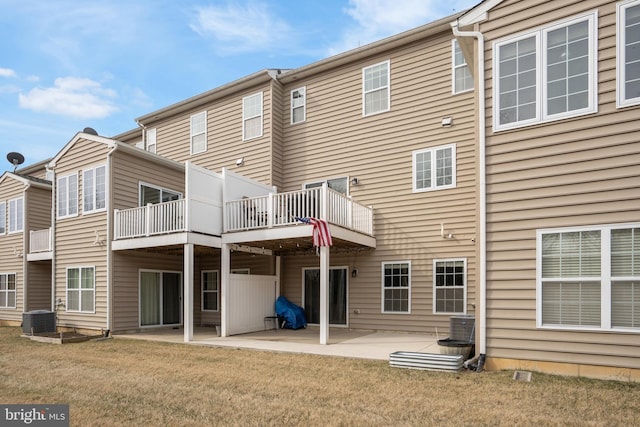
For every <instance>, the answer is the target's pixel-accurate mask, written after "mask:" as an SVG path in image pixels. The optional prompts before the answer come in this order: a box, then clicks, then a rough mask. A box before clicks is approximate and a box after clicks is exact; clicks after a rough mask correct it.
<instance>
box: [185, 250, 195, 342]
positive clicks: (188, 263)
mask: <svg viewBox="0 0 640 427" xmlns="http://www.w3.org/2000/svg"><path fill="white" fill-rule="evenodd" d="M183 323H184V342H190V341H192V340H193V244H191V243H187V244H185V245H184V319H183Z"/></svg>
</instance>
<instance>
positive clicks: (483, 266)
mask: <svg viewBox="0 0 640 427" xmlns="http://www.w3.org/2000/svg"><path fill="white" fill-rule="evenodd" d="M451 28H452V30H453V35H454V36H456V37H473V38H475V39H477V41H478V62H477V63H478V70H477V75H478V94H479V95H480V96H479V97H478V127H479V128H478V157H479V169H480V170H479V175H480V189H479V191H480V230H479V236H478V237H479V238H478V240H479V241H480V255H479V260H478V266H479V277H478V284H479V287H480V289H479V290H480V304H479V305H480V307H479V315H480V322H479V323H480V328H479V333H480V339H479V341H480V357H479V360H478V368H477V371H478V372H481V371H482V367H483V365H484V360H485V358H486V354H487V239H486V238H487V179H486V158H485V156H486V146H485V145H486V129H485V126H486V124H485V79H484V36H483V34H482V33H481V32H479V31H460V30H458V20H456V22H452V23H451Z"/></svg>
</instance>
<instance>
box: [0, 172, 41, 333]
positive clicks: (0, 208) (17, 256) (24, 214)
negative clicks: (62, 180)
mask: <svg viewBox="0 0 640 427" xmlns="http://www.w3.org/2000/svg"><path fill="white" fill-rule="evenodd" d="M45 178H46V172H45V167H44V163H39V164H37V165H33V166H31V167H29V168H24V169H20V170H17V171H15V172H5V173H4V174H3V175H2V176H0V323H7V322H9V323H16V322H21V321H22V313H23V312H27V311H31V310H42V309H44V310H50V309H51V306H52V300H51V229H50V227H51V182H50V181H48V180H46V179H45Z"/></svg>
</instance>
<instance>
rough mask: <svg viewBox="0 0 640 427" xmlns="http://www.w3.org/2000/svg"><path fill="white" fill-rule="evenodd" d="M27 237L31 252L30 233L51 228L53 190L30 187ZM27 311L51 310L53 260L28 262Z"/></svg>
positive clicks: (27, 202)
mask: <svg viewBox="0 0 640 427" xmlns="http://www.w3.org/2000/svg"><path fill="white" fill-rule="evenodd" d="M25 212H26V219H25V237H26V239H27V245H26V247H27V249H26V250H27V251H28V250H29V246H30V244H29V242H30V232H31V231H37V230H46V229H48V228H50V227H51V190H50V189H44V188H39V187H35V186H31V187H29V189H28V190H27V192H26V200H25ZM26 283H27V286H28V289H27V301H26V303H25V311H31V310H51V309H52V308H51V260H46V261H37V262H33V261H30V262H27V279H26Z"/></svg>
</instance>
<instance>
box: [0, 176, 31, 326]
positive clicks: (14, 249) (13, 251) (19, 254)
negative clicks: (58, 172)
mask: <svg viewBox="0 0 640 427" xmlns="http://www.w3.org/2000/svg"><path fill="white" fill-rule="evenodd" d="M24 189H25V187H24V184H23V183H22V182H19V181H17V180H15V179H13V178H11V177H7V178H6V179H5V180H4V181H3V182H2V183H0V202H5V203H6V209H7V213H6V220H7V224H6V231H7V232H6V233H5V234H3V235H0V273H9V274H11V273H15V275H16V307H15V308H0V320H8V321H13V322H21V321H22V312H23V311H24V283H25V277H24V275H25V269H24V262H25V261H24V259H25V256H24V251H25V240H24V233H12V234H9V200H13V199H17V198H19V197H23V196H24V193H25V192H24Z"/></svg>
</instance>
